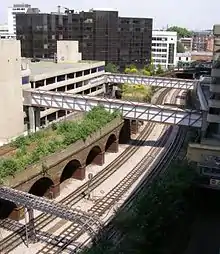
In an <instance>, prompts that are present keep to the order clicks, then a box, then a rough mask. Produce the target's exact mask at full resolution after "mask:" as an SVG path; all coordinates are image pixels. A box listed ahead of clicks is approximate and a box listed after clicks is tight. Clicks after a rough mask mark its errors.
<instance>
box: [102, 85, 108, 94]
mask: <svg viewBox="0 0 220 254" xmlns="http://www.w3.org/2000/svg"><path fill="white" fill-rule="evenodd" d="M102 86H103V93H104V94H106V93H107V87H106V86H107V84H105V83H104V84H103V85H102Z"/></svg>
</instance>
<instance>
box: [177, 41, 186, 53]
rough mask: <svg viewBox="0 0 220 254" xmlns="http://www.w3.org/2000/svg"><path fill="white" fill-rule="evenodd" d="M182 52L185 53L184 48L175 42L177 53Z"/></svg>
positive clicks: (178, 42)
mask: <svg viewBox="0 0 220 254" xmlns="http://www.w3.org/2000/svg"><path fill="white" fill-rule="evenodd" d="M184 52H185V48H184V46H183V44H182V43H181V42H180V41H177V53H184Z"/></svg>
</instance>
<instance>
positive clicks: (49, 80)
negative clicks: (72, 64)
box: [22, 66, 105, 91]
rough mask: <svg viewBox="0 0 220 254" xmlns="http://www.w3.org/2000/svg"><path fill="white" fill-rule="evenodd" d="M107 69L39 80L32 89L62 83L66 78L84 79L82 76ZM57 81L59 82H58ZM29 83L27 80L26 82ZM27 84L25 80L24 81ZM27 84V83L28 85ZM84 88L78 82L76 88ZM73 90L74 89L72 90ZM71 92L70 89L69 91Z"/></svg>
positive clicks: (32, 84)
mask: <svg viewBox="0 0 220 254" xmlns="http://www.w3.org/2000/svg"><path fill="white" fill-rule="evenodd" d="M104 69H105V67H104V66H99V67H98V68H92V69H87V70H84V75H83V71H78V72H74V73H69V74H65V75H60V76H57V77H51V78H47V79H45V81H44V80H39V81H36V82H35V86H34V83H33V82H31V87H32V88H39V87H41V86H44V85H46V86H47V85H51V84H54V83H56V81H57V82H62V81H64V80H66V77H67V80H68V79H73V78H78V77H82V76H86V75H90V74H92V73H95V72H100V71H104ZM56 79H57V80H56ZM26 81H27V80H26ZM24 82H25V80H24ZM22 84H24V83H23V80H22ZM26 84H27V83H26ZM80 86H82V82H78V83H77V86H76V88H78V87H80ZM71 89H73V88H71ZM69 90H70V89H69ZM61 91H64V90H62V88H61Z"/></svg>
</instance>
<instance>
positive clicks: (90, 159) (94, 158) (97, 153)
mask: <svg viewBox="0 0 220 254" xmlns="http://www.w3.org/2000/svg"><path fill="white" fill-rule="evenodd" d="M104 156H105V155H104V152H103V151H102V150H101V148H100V147H99V146H94V147H93V148H92V149H91V150H90V152H89V154H88V155H87V158H86V166H87V165H89V164H96V165H99V166H102V165H103V164H104V158H105V157H104Z"/></svg>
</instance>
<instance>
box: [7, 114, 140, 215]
mask: <svg viewBox="0 0 220 254" xmlns="http://www.w3.org/2000/svg"><path fill="white" fill-rule="evenodd" d="M137 132H138V123H137V121H131V122H130V121H129V120H125V121H122V120H121V119H115V120H114V121H112V122H111V123H109V124H108V125H107V126H105V127H104V128H102V129H101V130H100V131H99V132H97V133H95V134H93V135H91V136H90V137H89V138H87V139H86V140H85V141H82V140H80V141H77V142H76V143H74V144H72V145H70V146H68V147H67V148H66V149H65V150H62V151H58V152H56V153H54V154H52V155H50V156H47V157H45V158H44V160H42V161H40V162H39V163H37V164H35V165H31V166H30V167H29V168H27V169H26V170H24V171H22V172H20V173H18V174H17V175H16V177H10V178H9V179H8V181H7V185H8V186H10V187H13V188H15V189H18V190H21V191H25V192H29V193H32V194H34V195H37V196H46V197H48V198H50V199H53V198H56V197H57V196H59V194H60V184H61V183H62V182H64V181H65V180H67V179H69V178H74V179H77V180H83V179H85V172H86V166H87V165H89V164H96V165H103V164H104V163H105V152H110V153H117V152H118V146H119V143H126V142H127V141H128V140H129V139H130V134H131V133H137ZM9 210H10V212H8V214H7V215H6V216H9V217H10V218H12V219H15V220H19V219H21V218H22V217H23V212H24V211H23V208H22V207H16V206H15V205H14V204H13V209H9Z"/></svg>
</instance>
